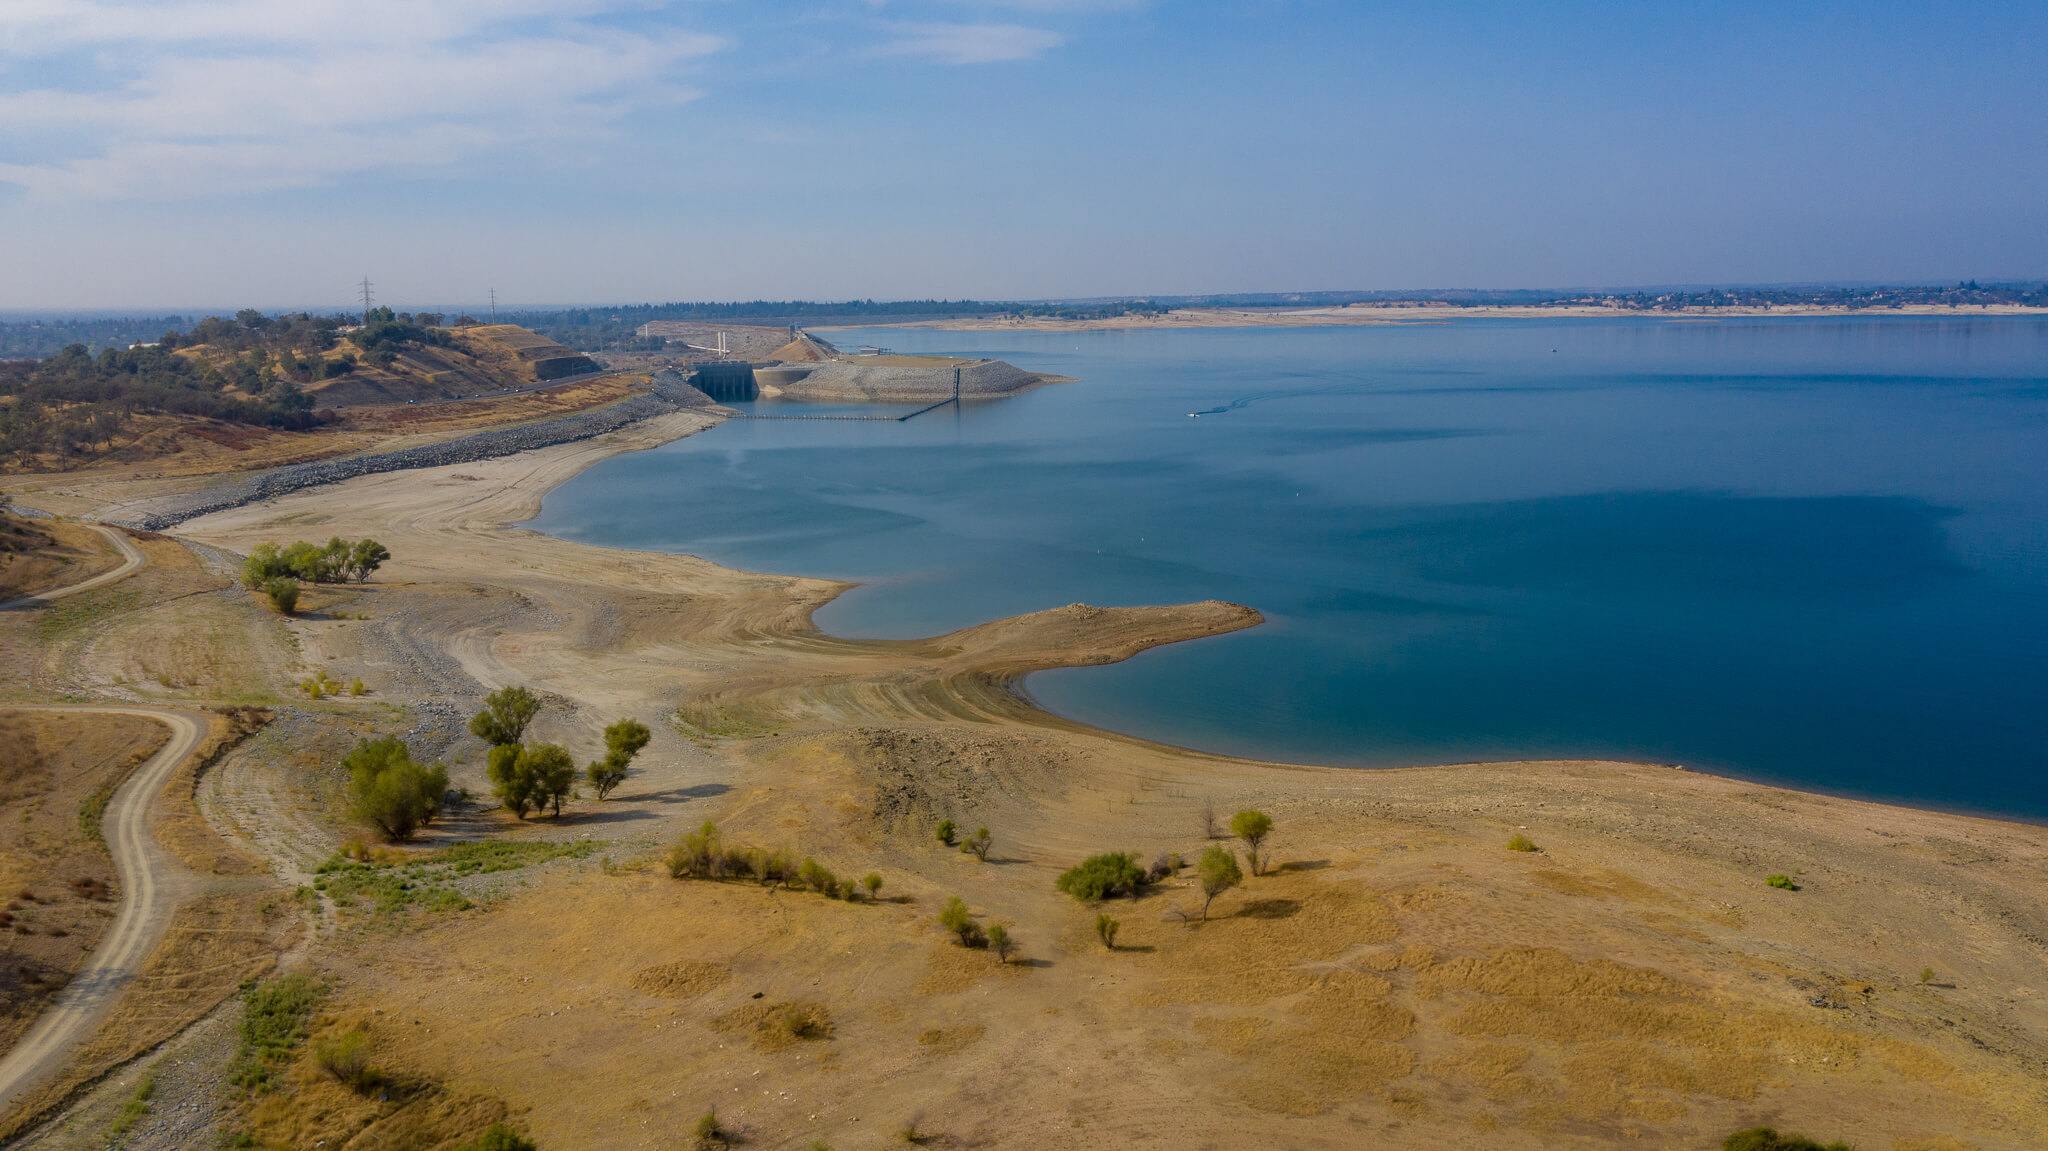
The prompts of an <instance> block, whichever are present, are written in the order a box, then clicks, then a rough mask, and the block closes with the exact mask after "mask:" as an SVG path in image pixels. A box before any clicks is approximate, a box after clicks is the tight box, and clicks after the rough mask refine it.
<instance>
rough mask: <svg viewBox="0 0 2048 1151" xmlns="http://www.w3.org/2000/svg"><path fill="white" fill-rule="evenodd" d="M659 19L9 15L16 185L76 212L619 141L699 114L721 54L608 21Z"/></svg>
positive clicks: (441, 10)
mask: <svg viewBox="0 0 2048 1151" xmlns="http://www.w3.org/2000/svg"><path fill="white" fill-rule="evenodd" d="M646 7H647V5H645V4H643V3H639V2H637V0H414V2H411V3H401V2H398V0H354V2H351V3H341V2H337V0H293V2H290V3H279V2H276V0H214V2H202V0H170V2H159V3H150V4H146V5H142V4H115V3H101V2H91V0H9V2H8V3H7V4H5V5H4V6H0V126H4V127H0V141H9V140H10V138H11V140H12V141H13V142H8V143H0V148H4V151H0V181H6V182H11V183H16V184H20V185H23V186H24V187H26V188H27V189H28V191H29V193H30V194H31V195H35V196H38V197H46V198H59V199H75V198H89V199H124V198H148V199H162V198H173V197H183V196H203V195H211V194H218V193H223V192H226V193H233V192H252V191H267V190H273V189H279V188H293V187H308V186H315V185H320V184H326V183H331V182H334V181H337V180H340V179H343V178H345V177H347V176H349V175H352V174H356V173H364V172H372V171H405V172H415V173H416V172H422V171H431V170H434V169H440V168H446V167H449V166H451V165H456V164H460V163H462V162H464V161H467V160H472V159H475V158H477V157H480V156H485V155H490V154H494V153H499V152H503V151H507V150H511V149H518V148H522V147H539V146H545V145H548V144H550V143H559V142H563V141H571V140H575V139H578V138H583V137H588V136H590V135H593V134H599V133H603V132H605V131H607V130H608V129H609V128H610V126H611V125H612V124H614V123H615V122H616V121H617V120H618V119H619V118H620V117H621V116H623V115H625V114H627V113H630V112H633V111H636V110H640V109H645V108H650V107H658V106H661V105H665V104H668V105H672V104H677V103H681V102H683V101H686V100H689V99H691V98H692V97H693V96H694V95H695V91H694V89H692V88H690V87H689V86H688V85H687V84H685V83H683V82H682V81H681V79H680V76H679V73H681V72H683V71H684V70H685V69H686V67H687V65H688V63H689V62H690V61H692V60H694V59H696V58H699V57H702V56H704V55H707V54H709V53H711V52H713V51H716V50H717V49H718V47H719V46H720V42H719V41H718V40H717V39H716V38H714V37H710V36H705V35H700V34H695V33H689V32H683V31H678V30H674V29H672V28H668V27H665V26H661V25H660V24H659V22H658V21H657V22H652V24H653V26H649V24H650V22H648V21H644V20H643V21H638V22H637V23H638V24H640V25H641V27H640V29H639V30H631V31H629V30H625V29H623V28H622V27H620V26H619V25H620V23H621V22H619V21H616V20H612V19H608V18H610V17H616V16H620V15H626V14H630V13H635V12H640V11H643V10H644V9H645V8H646ZM10 74H12V76H14V77H23V76H28V75H36V76H38V77H40V80H39V81H38V82H37V83H35V84H34V85H33V86H30V85H27V84H24V83H22V82H21V81H19V80H15V81H14V82H10ZM52 76H58V77H61V79H59V80H55V81H53V80H52V79H51V77H52ZM28 140H34V141H36V142H37V143H36V144H35V145H34V147H33V149H32V148H31V146H30V145H28V144H27V143H25V142H24V141H28ZM37 151H39V152H40V153H41V154H35V152H37ZM24 153H29V154H24Z"/></svg>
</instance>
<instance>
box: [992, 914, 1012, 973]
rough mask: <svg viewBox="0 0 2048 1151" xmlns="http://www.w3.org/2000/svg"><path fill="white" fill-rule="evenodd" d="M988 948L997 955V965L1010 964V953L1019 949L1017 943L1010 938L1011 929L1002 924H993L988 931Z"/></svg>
mask: <svg viewBox="0 0 2048 1151" xmlns="http://www.w3.org/2000/svg"><path fill="white" fill-rule="evenodd" d="M988 947H989V950H990V951H993V952H995V953H996V962H997V963H1008V962H1009V961H1010V952H1011V951H1014V950H1015V949H1016V947H1017V941H1016V940H1014V939H1012V938H1010V929H1009V928H1007V927H1004V926H1003V925H1002V924H1000V923H995V924H991V925H990V926H989V929H988Z"/></svg>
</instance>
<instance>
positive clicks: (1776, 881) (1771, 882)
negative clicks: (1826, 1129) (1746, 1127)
mask: <svg viewBox="0 0 2048 1151" xmlns="http://www.w3.org/2000/svg"><path fill="white" fill-rule="evenodd" d="M1764 883H1765V885H1766V886H1769V887H1775V888H1777V889H1779V890H1780V891H1797V890H1799V885H1798V884H1796V883H1794V882H1792V877H1791V876H1789V875H1773V876H1769V877H1767V878H1766V879H1765V880H1764ZM1757 1130H1759V1131H1762V1130H1766V1128H1761V1127H1759V1128H1758V1129H1757Z"/></svg>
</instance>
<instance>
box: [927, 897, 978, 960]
mask: <svg viewBox="0 0 2048 1151" xmlns="http://www.w3.org/2000/svg"><path fill="white" fill-rule="evenodd" d="M939 926H941V927H943V928H945V929H946V930H948V931H950V932H952V933H953V934H954V935H957V936H959V937H960V946H962V947H985V946H987V944H988V936H987V935H985V934H983V932H982V930H981V925H980V924H979V923H976V922H975V921H974V914H973V913H972V912H970V911H968V910H967V901H966V900H964V899H962V898H960V897H959V896H957V895H955V896H952V897H950V898H948V899H947V900H946V905H945V906H944V907H942V908H940V909H939Z"/></svg>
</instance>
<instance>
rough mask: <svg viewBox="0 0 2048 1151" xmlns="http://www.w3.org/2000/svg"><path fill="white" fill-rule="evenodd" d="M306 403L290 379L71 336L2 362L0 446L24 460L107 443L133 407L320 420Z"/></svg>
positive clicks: (265, 421)
mask: <svg viewBox="0 0 2048 1151" xmlns="http://www.w3.org/2000/svg"><path fill="white" fill-rule="evenodd" d="M231 367H232V366H231ZM244 384H253V385H255V387H254V388H253V389H252V388H250V387H243V386H242V385H244ZM230 387H240V388H241V390H242V391H243V392H244V393H245V394H243V395H234V394H230V393H229V392H228V390H227V389H229V388H230ZM312 408H313V401H312V400H311V399H310V398H309V397H307V396H306V395H305V394H304V393H303V392H302V391H301V390H300V389H299V386H298V383H297V382H296V381H293V380H290V379H285V378H282V377H275V378H272V379H268V380H257V379H255V378H254V377H253V376H249V375H247V374H240V373H237V372H236V371H229V372H223V371H221V370H220V369H218V368H215V367H213V366H212V365H210V364H206V363H204V362H200V361H195V360H193V359H190V358H188V357H185V356H179V355H176V354H174V353H173V352H171V351H170V350H169V349H167V348H164V347H162V346H161V345H159V346H157V347H141V348H130V349H125V350H119V351H117V350H115V349H112V348H109V349H107V350H105V351H103V352H101V353H100V354H99V355H97V356H94V355H91V354H89V353H88V352H87V351H86V350H85V346H84V345H83V344H73V345H71V346H70V347H67V348H65V349H64V350H63V351H60V352H58V353H57V354H56V355H53V356H51V357H49V358H48V359H45V360H41V361H18V360H16V361H6V362H0V455H4V456H7V457H11V458H13V459H14V460H15V461H16V462H17V463H18V464H19V465H20V466H22V467H24V468H27V467H33V466H35V464H36V463H37V460H38V457H40V456H43V455H51V454H54V455H56V456H57V457H58V459H59V460H60V461H69V460H72V459H76V458H78V457H81V456H86V455H90V454H92V453H93V451H94V449H95V446H97V448H98V450H101V451H107V450H111V449H112V448H113V445H114V440H115V438H116V437H117V436H119V435H121V434H122V432H123V431H124V430H125V429H126V427H127V424H128V421H129V419H130V418H131V417H132V416H134V415H135V414H136V413H138V412H146V413H169V414H176V415H191V416H203V417H207V418H210V419H217V420H225V421H227V422H229V423H239V424H250V425H254V426H258V427H273V428H284V429H290V430H293V431H303V430H305V429H307V428H310V427H313V426H315V425H317V424H318V423H320V418H319V417H318V416H316V415H314V413H313V411H312Z"/></svg>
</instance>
